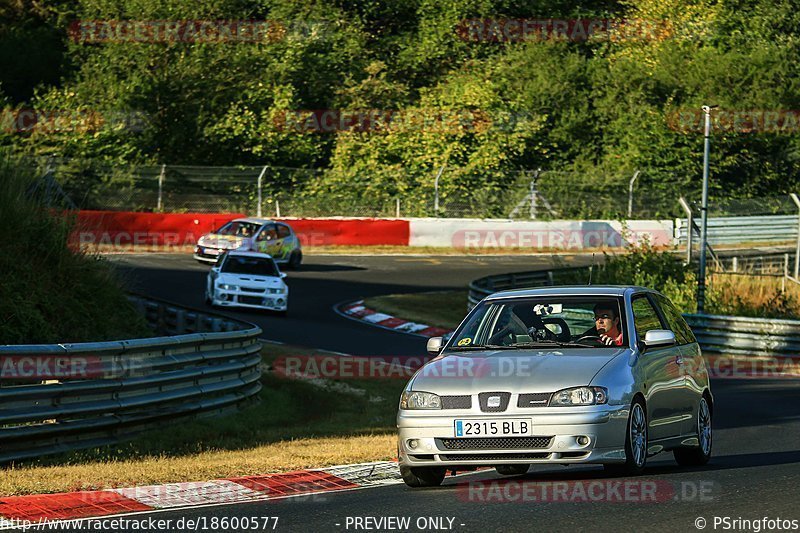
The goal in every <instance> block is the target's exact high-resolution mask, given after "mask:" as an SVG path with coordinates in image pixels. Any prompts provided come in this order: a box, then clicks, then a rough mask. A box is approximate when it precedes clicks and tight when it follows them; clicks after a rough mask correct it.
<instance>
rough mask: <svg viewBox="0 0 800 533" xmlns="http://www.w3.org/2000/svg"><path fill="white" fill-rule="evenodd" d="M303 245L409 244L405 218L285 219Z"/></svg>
mask: <svg viewBox="0 0 800 533" xmlns="http://www.w3.org/2000/svg"><path fill="white" fill-rule="evenodd" d="M284 222H286V223H287V224H289V225H290V226H291V227H292V228H293V229H294V231H295V232H296V233H297V235H298V237H299V238H300V242H301V244H303V245H304V246H322V245H331V244H338V245H343V244H346V245H355V246H375V245H381V244H383V245H399V246H408V239H409V233H410V225H409V222H408V220H382V219H376V218H363V219H341V220H340V219H316V218H299V219H284Z"/></svg>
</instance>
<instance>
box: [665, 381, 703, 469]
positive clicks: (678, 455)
mask: <svg viewBox="0 0 800 533" xmlns="http://www.w3.org/2000/svg"><path fill="white" fill-rule="evenodd" d="M711 421H712V417H711V406H710V405H709V403H708V400H707V399H706V397H705V396H703V397H702V398H700V405H698V407H697V420H696V423H697V441H698V443H699V445H698V446H697V447H694V448H675V450H673V452H672V453H673V455H675V461H677V463H678V464H679V465H681V466H703V465H704V464H706V463H708V461H709V459H711V445H712V444H713V440H712V433H711Z"/></svg>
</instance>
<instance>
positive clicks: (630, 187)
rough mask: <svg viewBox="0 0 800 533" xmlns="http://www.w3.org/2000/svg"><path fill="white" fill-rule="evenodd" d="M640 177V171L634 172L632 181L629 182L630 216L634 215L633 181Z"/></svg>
mask: <svg viewBox="0 0 800 533" xmlns="http://www.w3.org/2000/svg"><path fill="white" fill-rule="evenodd" d="M638 177H639V171H638V170H637V171H636V172H634V173H633V177H632V178H631V181H629V182H628V218H631V216H633V182H634V181H636V178H638Z"/></svg>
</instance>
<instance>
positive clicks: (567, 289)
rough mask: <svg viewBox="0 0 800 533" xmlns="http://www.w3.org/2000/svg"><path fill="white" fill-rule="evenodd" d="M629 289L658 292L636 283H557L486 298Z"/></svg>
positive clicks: (619, 292)
mask: <svg viewBox="0 0 800 533" xmlns="http://www.w3.org/2000/svg"><path fill="white" fill-rule="evenodd" d="M627 291H631V292H640V291H641V292H656V291H654V290H653V289H648V288H647V287H639V286H636V285H556V286H551V287H537V288H535V289H514V290H508V291H500V292H496V293H494V294H492V295H490V296H488V297H487V298H486V299H487V300H495V299H500V298H521V297H526V296H573V295H574V296H624V295H625V293H626V292H627Z"/></svg>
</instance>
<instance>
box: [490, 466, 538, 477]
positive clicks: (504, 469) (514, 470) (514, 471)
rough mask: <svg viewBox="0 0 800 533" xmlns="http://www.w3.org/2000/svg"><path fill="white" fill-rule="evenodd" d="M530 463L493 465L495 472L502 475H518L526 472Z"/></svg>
mask: <svg viewBox="0 0 800 533" xmlns="http://www.w3.org/2000/svg"><path fill="white" fill-rule="evenodd" d="M529 468H530V465H497V466H496V467H494V469H495V470H497V473H498V474H500V475H502V476H519V475H522V474H526V473H527V472H528V469H529Z"/></svg>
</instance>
